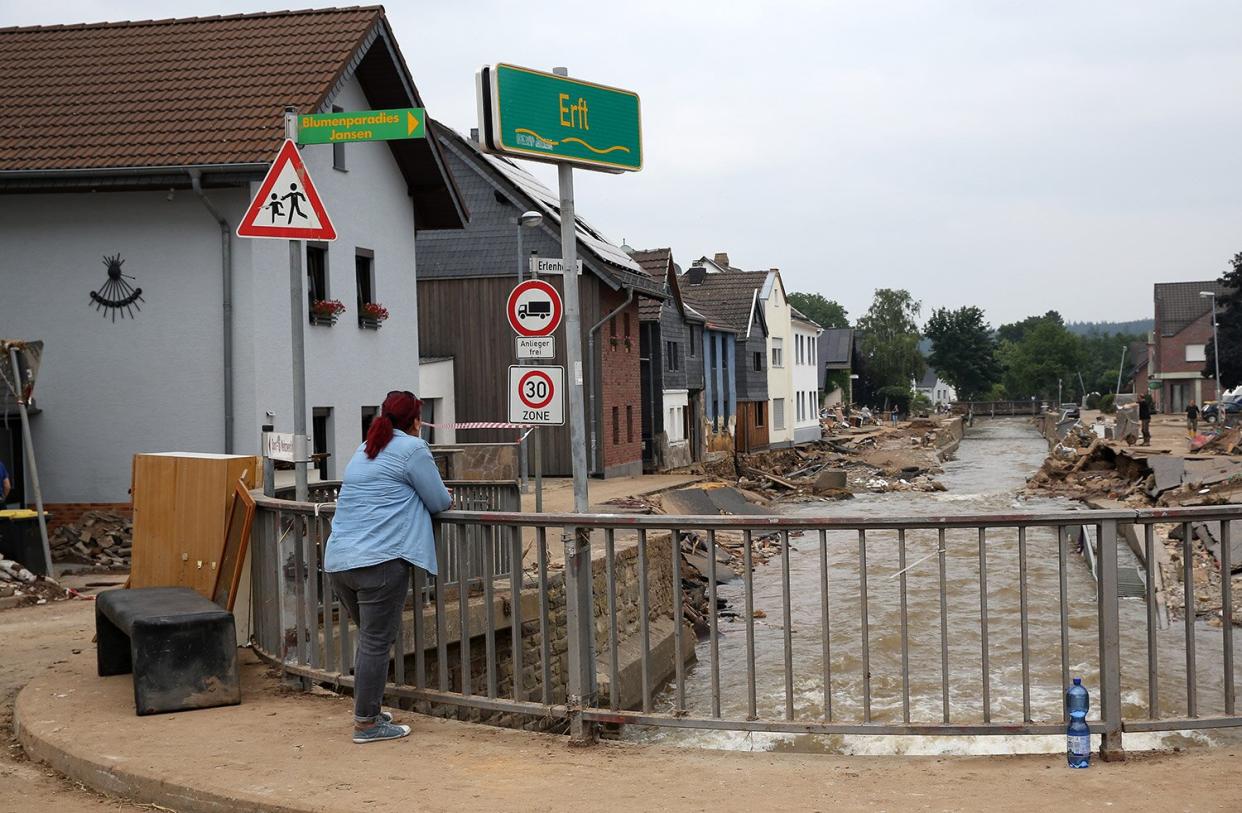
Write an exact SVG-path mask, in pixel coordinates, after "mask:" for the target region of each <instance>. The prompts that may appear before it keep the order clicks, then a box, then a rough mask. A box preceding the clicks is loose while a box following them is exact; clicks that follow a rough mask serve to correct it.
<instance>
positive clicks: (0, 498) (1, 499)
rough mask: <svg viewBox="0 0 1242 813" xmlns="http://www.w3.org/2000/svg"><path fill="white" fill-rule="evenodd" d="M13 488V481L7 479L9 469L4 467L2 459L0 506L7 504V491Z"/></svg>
mask: <svg viewBox="0 0 1242 813" xmlns="http://www.w3.org/2000/svg"><path fill="white" fill-rule="evenodd" d="M12 490H13V481H12V480H10V479H9V470H8V469H6V468H5V467H4V461H3V460H0V508H3V507H4V506H6V505H8V503H9V492H10V491H12Z"/></svg>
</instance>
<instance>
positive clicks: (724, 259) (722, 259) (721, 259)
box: [712, 251, 729, 268]
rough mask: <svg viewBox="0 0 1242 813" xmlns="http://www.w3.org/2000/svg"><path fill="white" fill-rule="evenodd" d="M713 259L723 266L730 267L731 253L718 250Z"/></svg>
mask: <svg viewBox="0 0 1242 813" xmlns="http://www.w3.org/2000/svg"><path fill="white" fill-rule="evenodd" d="M712 260H713V261H714V262H715V263H716V265H718V266H720V267H721V268H728V267H729V255H728V253H727V252H724V251H717V252H716V256H715V257H713V258H712Z"/></svg>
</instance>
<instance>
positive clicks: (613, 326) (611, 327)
mask: <svg viewBox="0 0 1242 813" xmlns="http://www.w3.org/2000/svg"><path fill="white" fill-rule="evenodd" d="M608 338H610V339H615V338H617V317H615V316H614V317H612V318H611V319H609V320H608Z"/></svg>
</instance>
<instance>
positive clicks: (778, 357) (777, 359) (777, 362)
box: [772, 339, 785, 367]
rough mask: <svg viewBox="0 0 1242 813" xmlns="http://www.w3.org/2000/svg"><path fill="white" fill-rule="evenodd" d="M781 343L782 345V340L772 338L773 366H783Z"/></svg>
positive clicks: (783, 355)
mask: <svg viewBox="0 0 1242 813" xmlns="http://www.w3.org/2000/svg"><path fill="white" fill-rule="evenodd" d="M783 345H784V342H783V341H782V340H781V339H773V340H772V366H773V367H784V366H785V348H784V347H783Z"/></svg>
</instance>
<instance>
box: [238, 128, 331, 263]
mask: <svg viewBox="0 0 1242 813" xmlns="http://www.w3.org/2000/svg"><path fill="white" fill-rule="evenodd" d="M237 236H238V237H269V238H275V239H279V240H335V239H336V229H335V228H334V227H333V226H332V221H331V220H330V219H329V218H328V212H327V210H326V209H324V207H323V201H322V200H320V199H319V193H318V192H317V191H315V184H314V183H312V182H311V177H310V173H309V172H307V171H306V164H304V163H302V156H301V155H300V154H299V153H298V148H297V145H296V144H294V143H293V142H292V141H289V140H286V141H285V143H284V144H283V145H281V148H280V152H278V153H277V154H276V160H275V161H273V162H272V166H271V168H270V169H269V170H268V171H267V175H265V176H264V178H263V182H262V183H261V184H259V192H258V194H256V195H255V196H254V200H252V201H251V202H250V208H248V209H247V210H246V214H245V215H243V216H242V219H241V222H240V223H238V224H237Z"/></svg>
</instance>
